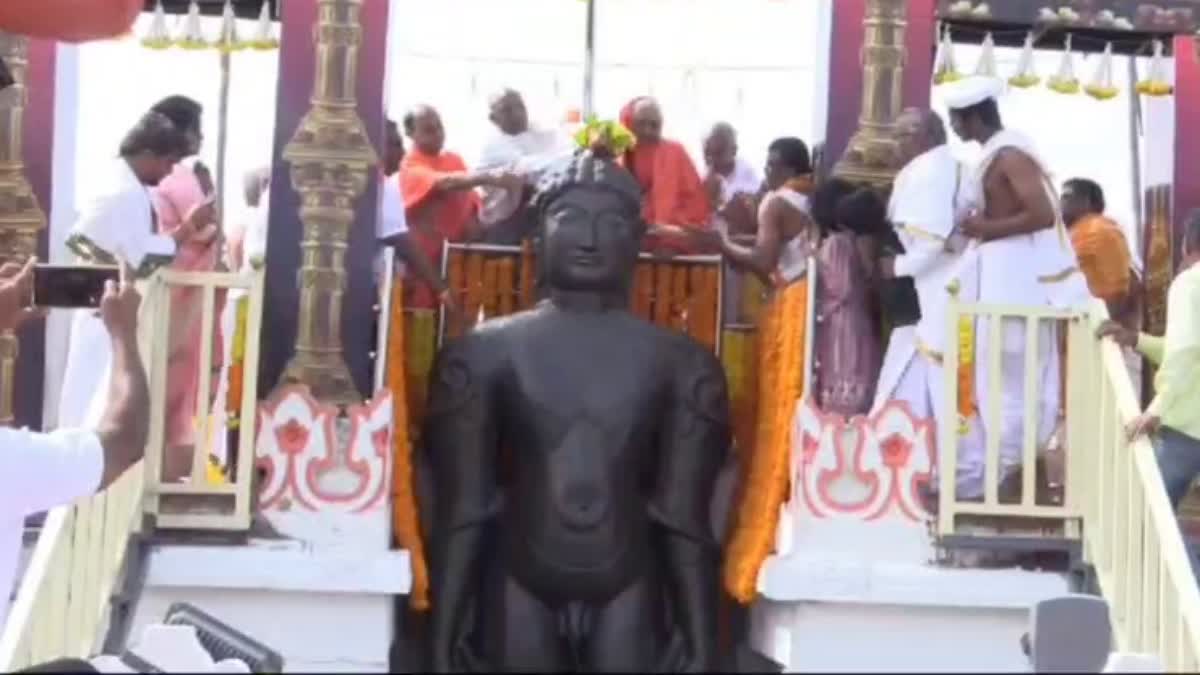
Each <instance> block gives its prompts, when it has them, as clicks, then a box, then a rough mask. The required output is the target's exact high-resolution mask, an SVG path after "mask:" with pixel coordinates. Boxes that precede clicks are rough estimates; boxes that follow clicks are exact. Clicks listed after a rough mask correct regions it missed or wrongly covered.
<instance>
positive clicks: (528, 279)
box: [517, 239, 537, 309]
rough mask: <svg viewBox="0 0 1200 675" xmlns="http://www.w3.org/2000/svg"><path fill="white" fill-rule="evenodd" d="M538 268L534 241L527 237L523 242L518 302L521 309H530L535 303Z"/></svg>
mask: <svg viewBox="0 0 1200 675" xmlns="http://www.w3.org/2000/svg"><path fill="white" fill-rule="evenodd" d="M536 277H537V268H536V267H535V266H534V260H533V243H532V242H531V241H529V240H528V239H526V240H525V241H523V242H521V301H520V302H519V303H518V304H517V306H518V307H520V308H521V309H529V308H530V307H533V303H534V282H535V281H536Z"/></svg>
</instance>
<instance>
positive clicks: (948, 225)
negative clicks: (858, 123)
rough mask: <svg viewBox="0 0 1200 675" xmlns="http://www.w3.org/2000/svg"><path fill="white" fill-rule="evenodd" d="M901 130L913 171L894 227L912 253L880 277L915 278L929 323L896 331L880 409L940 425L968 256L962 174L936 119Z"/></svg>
mask: <svg viewBox="0 0 1200 675" xmlns="http://www.w3.org/2000/svg"><path fill="white" fill-rule="evenodd" d="M896 126H897V140H898V141H899V145H900V152H901V155H902V157H903V159H904V160H905V164H904V168H903V169H902V170H901V171H900V173H899V174H898V175H897V176H896V182H895V187H894V188H893V189H892V196H891V200H890V201H889V203H888V220H889V221H891V223H892V225H893V226H894V227H895V228H896V234H897V236H898V237H899V238H900V242H901V243H902V244H903V245H904V253H903V254H901V255H898V256H896V257H894V258H884V259H882V260H881V263H880V268H881V269H880V275H881V276H882V277H884V278H893V277H896V276H901V277H903V276H908V277H912V279H913V282H914V284H915V285H916V288H917V296H918V298H919V300H920V305H921V319H920V322H919V323H918V324H917V325H915V326H897V327H895V328H893V330H892V333H891V337H890V338H889V340H888V346H887V353H886V355H885V356H884V360H883V368H882V369H881V371H880V373H879V383H878V385H877V386H876V388H875V402H874V405H873V406H872V409H873V410H878V409H879V408H881V407H882V406H883V405H884V404H886V403H887V402H888V401H892V400H899V401H904V402H905V403H907V404H908V406H909V409H910V410H911V411H912V413H913V415H914V416H916V417H917V418H919V419H932V418H936V417H938V416H940V415H942V414H948V413H949V410H948V409H947V408H946V401H944V400H943V399H944V398H945V395H944V391H943V386H942V349H943V343H944V342H945V335H946V325H945V322H946V302H947V300H948V299H949V295H948V294H947V293H946V284H947V283H948V282H949V281H950V279H951V277H952V276H953V273H954V271H955V263H956V262H957V261H958V260H959V258H961V256H962V251H961V247H956V246H955V245H954V243H953V237H952V236H951V235H952V233H953V231H954V221H955V208H954V197H955V194H957V191H958V187H959V181H960V178H961V173H962V169H961V166H960V165H959V163H958V161H957V160H956V159H955V158H954V156H953V154H951V152H950V146H948V145H946V127H945V125H943V123H942V119H941V118H940V117H938V116H937V114H936V113H934V112H932V111H928V110H917V109H913V108H910V109H908V110H905V111H904V112H903V113H901V115H900V117H899V118H898V119H897V120H896ZM970 290H971V289H964V291H960V292H969V291H970Z"/></svg>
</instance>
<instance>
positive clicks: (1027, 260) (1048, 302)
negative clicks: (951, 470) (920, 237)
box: [942, 76, 1091, 499]
mask: <svg viewBox="0 0 1200 675" xmlns="http://www.w3.org/2000/svg"><path fill="white" fill-rule="evenodd" d="M1002 90H1003V84H1002V83H1001V82H1000V81H999V80H997V79H995V78H990V77H981V76H975V77H969V78H965V79H963V80H960V81H957V82H953V83H950V84H947V85H945V86H944V87H943V88H942V93H943V96H944V100H945V102H946V105H947V107H948V108H949V109H950V124H951V126H952V127H953V129H954V132H955V133H956V134H957V135H958V136H959V137H960V138H962V139H963V140H964V141H974V142H977V143H980V144H981V145H982V146H983V152H982V155H981V158H980V160H979V164H978V166H976V167H975V169H974V171H972V172H970V174H969V176H968V180H965V181H964V182H963V186H962V191H961V193H960V195H961V198H962V199H961V202H960V203H961V205H964V208H963V209H962V210H961V211H960V212H962V213H964V214H965V215H964V217H963V218H962V219H961V221H960V223H959V227H960V228H961V230H962V232H963V233H964V234H966V235H967V236H969V237H971V238H972V239H974V240H975V241H976V242H977V243H976V244H973V245H972V247H971V249H970V250H969V252H968V254H967V255H966V256H965V258H964V261H963V263H964V264H962V265H960V269H961V270H962V273H961V274H962V276H964V277H967V276H971V275H977V277H976V278H977V279H978V284H979V285H978V297H979V301H980V302H981V303H984V304H989V305H1006V306H1010V307H1012V306H1018V307H1020V306H1024V307H1029V306H1034V307H1039V308H1045V307H1052V308H1057V309H1075V308H1079V307H1082V306H1084V305H1085V304H1086V303H1087V302H1088V300H1089V299H1090V297H1091V296H1090V294H1089V292H1088V288H1087V283H1086V280H1085V279H1084V276H1083V274H1082V273H1081V272H1080V270H1079V266H1078V263H1077V261H1076V258H1075V251H1074V249H1073V248H1072V246H1071V241H1070V237H1069V236H1068V234H1067V231H1066V227H1065V225H1064V224H1063V221H1062V217H1061V215H1060V213H1059V209H1058V204H1057V201H1058V199H1057V195H1056V193H1055V189H1054V184H1053V183H1052V182H1051V179H1050V175H1049V171H1048V169H1047V167H1046V165H1045V163H1044V162H1043V161H1042V160H1041V159H1040V158H1039V157H1038V155H1037V152H1036V151H1035V150H1034V147H1033V143H1032V142H1031V141H1030V139H1029V138H1028V137H1026V136H1024V135H1023V134H1020V133H1018V132H1015V131H1012V130H1009V129H1005V128H1004V126H1003V124H1002V123H1001V120H1000V113H999V108H998V106H997V103H996V99H997V97H998V96H999V95H1000V94H1001V92H1002ZM1001 322H1002V323H1001V329H1000V344H999V345H997V346H995V347H993V346H992V345H990V344H989V342H990V341H989V335H990V332H991V330H990V326H989V325H988V320H987V319H985V318H980V319H979V320H977V321H976V322H975V345H976V347H975V369H974V372H975V382H974V385H975V386H974V387H973V388H974V394H975V400H976V402H977V406H976V409H977V411H978V414H979V416H980V419H981V420H982V423H983V430H984V436H985V437H988V438H991V437H996V436H998V437H999V438H998V439H997V440H998V445H999V458H998V459H999V461H998V466H999V476H998V480H1000V481H1001V482H1002V483H1003V482H1004V479H1005V478H1007V477H1008V476H1009V475H1012V474H1013V473H1014V472H1015V470H1016V469H1017V468H1019V465H1020V463H1021V457H1022V452H1023V449H1024V431H1025V418H1026V401H1025V367H1026V360H1025V359H1026V354H1025V349H1026V326H1025V321H1024V320H1023V319H1020V318H1015V317H1013V318H1004V319H1001ZM1035 338H1036V345H1037V347H1036V348H1037V355H1036V361H1035V363H1036V368H1037V373H1036V374H1035V376H1034V381H1035V392H1036V395H1037V397H1038V400H1037V401H1036V402H1034V403H1033V404H1032V405H1031V406H1030V412H1031V415H1030V416H1031V417H1032V418H1033V419H1031V420H1030V422H1031V423H1035V424H1036V425H1037V426H1036V431H1035V433H1034V434H1032V435H1033V440H1034V442H1035V443H1036V444H1037V447H1038V449H1039V450H1040V449H1043V448H1044V447H1045V445H1046V443H1047V442H1048V441H1049V440H1050V437H1051V436H1052V435H1053V433H1054V429H1055V426H1056V423H1057V421H1058V414H1059V404H1060V401H1061V394H1062V380H1061V367H1062V366H1061V360H1060V353H1059V342H1058V326H1057V323H1056V322H1054V321H1040V322H1039V325H1038V327H1037V330H1036V335H1035ZM994 349H999V352H1000V354H999V358H1000V379H1001V381H1000V382H999V383H998V384H999V387H998V389H999V392H1000V401H999V402H998V403H999V405H998V408H999V415H998V417H997V416H993V415H992V411H991V407H992V404H993V401H992V400H991V395H990V392H991V391H992V390H991V388H990V386H989V379H988V378H989V375H990V372H989V371H990V370H991V368H990V363H989V361H990V355H991V351H992V350H994ZM964 440H965V441H966V442H964V443H963V444H962V445H961V446H960V449H959V453H958V474H957V477H956V478H957V483H958V491H959V498H960V499H972V498H979V497H981V496H982V495H983V494H984V478H985V476H984V474H985V466H986V450H985V448H986V444H985V443H983V442H979V443H976V442H970V439H964ZM1002 496H1004V495H1002ZM1008 497H1010V498H1011V496H1008Z"/></svg>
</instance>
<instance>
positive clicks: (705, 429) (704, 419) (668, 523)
mask: <svg viewBox="0 0 1200 675" xmlns="http://www.w3.org/2000/svg"><path fill="white" fill-rule="evenodd" d="M682 354H683V355H684V356H683V358H681V359H680V362H679V363H677V364H676V373H675V375H674V387H673V394H674V397H673V398H674V400H673V401H672V402H671V404H670V407H669V408H668V411H667V418H666V421H665V426H664V436H663V438H662V441H661V444H660V452H661V458H660V463H659V468H658V473H657V484H656V488H655V492H654V496H653V501H652V502H651V505H650V513H651V515H652V517H654V518H655V520H656V521H658V522H659V523H660V524H661V525H662V526H663V527H664V528H665V530H666V532H667V539H666V555H667V570H668V575H669V581H670V592H671V599H672V602H673V610H674V611H673V615H674V617H675V623H676V624H677V626H678V627H679V628H680V629H681V630H682V633H683V637H684V638H685V639H686V640H687V643H688V646H689V648H690V660H691V662H692V663H691V664H690V665H692V666H697V667H703V668H708V669H711V668H713V667H715V665H716V664H715V661H714V659H715V658H716V649H717V642H716V638H717V611H718V606H719V588H720V581H719V570H720V549H719V547H718V545H717V542H716V540H715V538H714V536H713V531H712V523H711V515H710V508H711V503H712V499H713V496H714V493H715V488H716V482H717V474H718V473H719V472H720V469H721V466H722V465H723V463H724V460H725V453H726V452H728V451H729V446H730V442H731V436H730V423H729V396H728V392H727V391H726V386H725V373H724V372H723V370H722V369H721V364H720V362H719V361H717V359H716V357H715V356H713V354H712V353H711V352H709V351H707V350H705V349H703V348H700V347H699V346H698V345H691V344H689V345H687V348H686V349H684V350H682Z"/></svg>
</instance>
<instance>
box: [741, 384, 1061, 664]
mask: <svg viewBox="0 0 1200 675" xmlns="http://www.w3.org/2000/svg"><path fill="white" fill-rule="evenodd" d="M933 438H934V426H933V422H932V420H917V419H914V418H913V417H912V416H911V415H910V414H909V412H908V409H907V407H905V406H903V405H901V404H891V405H889V406H887V407H885V408H884V409H883V410H881V411H879V412H878V413H877V414H876V415H874V416H872V417H870V418H856V419H854V420H850V421H848V422H847V421H844V420H842V419H840V418H838V417H836V416H829V415H824V414H822V413H820V412H819V411H817V410H815V409H813V408H812V407H811V406H809V405H807V404H804V405H801V406H800V407H799V409H798V410H797V414H796V420H795V425H794V436H793V447H794V449H795V450H794V453H793V454H794V456H793V464H792V486H793V489H792V495H791V499H790V501H789V502H788V504H787V505H786V506H785V508H784V512H785V513H784V518H783V519H782V522H781V524H780V533H779V536H778V537H777V544H776V555H775V556H772V557H771V558H770V559H769V560H768V561H767V563H766V564H765V565H764V567H763V570H762V571H761V573H760V575H759V582H758V583H759V593H760V596H761V599H760V600H759V601H758V602H757V603H756V604H755V606H754V608H753V609H752V612H751V614H752V618H751V624H752V625H751V635H752V639H753V644H754V646H755V648H757V649H758V650H760V651H761V652H762V653H763V654H765V655H767V656H769V657H771V658H773V659H774V660H776V661H778V662H780V663H783V664H785V665H786V669H787V671H788V672H952V671H959V672H972V671H974V672H984V671H986V672H1013V671H1016V672H1026V671H1028V669H1029V667H1028V662H1027V661H1026V659H1025V656H1024V654H1023V653H1022V652H1021V648H1020V644H1019V640H1020V636H1021V634H1022V633H1023V632H1025V630H1026V629H1027V627H1028V621H1029V609H1030V607H1031V606H1032V605H1033V604H1034V603H1036V602H1038V601H1040V600H1044V599H1046V598H1049V597H1054V596H1058V595H1062V594H1063V593H1066V592H1067V588H1068V584H1067V580H1066V578H1065V576H1064V575H1061V574H1054V573H1043V572H1026V571H1022V570H1017V569H1008V570H974V569H947V568H942V567H938V566H935V565H933V564H932V560H933V546H932V543H931V539H930V536H929V534H928V526H927V520H928V519H929V515H928V514H927V513H925V512H924V510H923V509H922V507H921V504H920V500H919V499H918V498H917V494H918V493H917V487H916V486H917V485H918V483H919V482H921V481H923V480H928V479H929V478H930V474H931V467H932V466H933V462H934V452H933V447H934V445H933Z"/></svg>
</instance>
